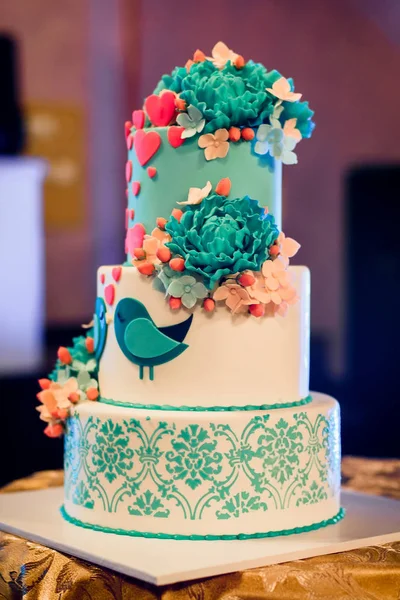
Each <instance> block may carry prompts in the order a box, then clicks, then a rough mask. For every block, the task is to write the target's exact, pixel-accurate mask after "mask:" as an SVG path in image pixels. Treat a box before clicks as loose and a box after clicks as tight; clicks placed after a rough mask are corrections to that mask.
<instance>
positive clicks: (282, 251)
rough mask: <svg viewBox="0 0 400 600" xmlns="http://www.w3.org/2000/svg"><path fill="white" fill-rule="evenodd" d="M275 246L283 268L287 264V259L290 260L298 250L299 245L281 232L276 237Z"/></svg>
mask: <svg viewBox="0 0 400 600" xmlns="http://www.w3.org/2000/svg"><path fill="white" fill-rule="evenodd" d="M277 246H278V248H279V255H280V256H281V257H282V259H283V262H284V264H285V266H286V267H287V266H288V264H289V258H292V257H293V256H294V255H295V254H297V252H298V251H299V249H300V247H301V246H300V244H299V243H298V242H296V240H294V239H293V238H290V237H286V236H285V234H284V233H283V231H281V233H280V234H279V236H278V239H277Z"/></svg>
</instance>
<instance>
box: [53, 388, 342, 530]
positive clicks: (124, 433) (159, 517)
mask: <svg viewBox="0 0 400 600" xmlns="http://www.w3.org/2000/svg"><path fill="white" fill-rule="evenodd" d="M339 486H340V433H339V406H338V404H337V402H336V401H335V400H333V399H332V398H329V397H328V396H323V395H321V394H315V396H314V399H313V401H312V402H311V403H309V404H307V405H305V406H303V407H300V408H290V409H289V408H286V409H276V410H272V411H270V412H265V411H264V412H263V411H252V412H245V413H244V412H231V413H227V412H213V413H193V412H191V413H190V412H186V413H185V412H180V413H177V412H168V411H151V412H150V411H146V410H139V409H127V408H123V407H113V406H107V405H105V404H100V403H94V402H86V403H82V404H78V405H77V406H76V407H75V408H74V412H73V414H72V416H71V417H70V419H69V421H68V426H67V432H66V437H65V501H64V505H65V511H66V514H67V515H69V517H70V518H71V520H72V522H74V520H77V521H76V522H79V523H78V524H86V525H87V526H93V527H94V528H100V529H101V530H103V531H117V532H118V533H127V534H128V535H133V533H132V532H135V533H134V534H135V535H140V534H143V535H146V536H154V535H160V536H161V537H168V536H177V537H179V536H183V537H189V536H194V537H196V536H205V537H206V538H207V536H209V537H210V539H213V537H214V538H215V537H224V536H225V537H227V539H228V538H229V536H234V537H237V536H247V537H248V536H255V537H257V536H262V535H265V534H266V532H268V535H278V534H280V533H282V532H285V531H288V530H289V531H293V532H294V530H298V529H300V530H301V529H302V528H307V527H308V528H310V527H314V526H315V525H316V524H320V525H321V526H322V524H324V523H325V524H326V523H327V522H330V520H331V519H335V518H337V515H338V512H339V509H340V503H339Z"/></svg>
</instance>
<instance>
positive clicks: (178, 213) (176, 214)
mask: <svg viewBox="0 0 400 600" xmlns="http://www.w3.org/2000/svg"><path fill="white" fill-rule="evenodd" d="M171 215H172V216H173V217H175V219H176V220H177V221H178V223H180V221H181V218H182V215H183V211H182V210H181V209H180V208H174V210H173V211H172V213H171Z"/></svg>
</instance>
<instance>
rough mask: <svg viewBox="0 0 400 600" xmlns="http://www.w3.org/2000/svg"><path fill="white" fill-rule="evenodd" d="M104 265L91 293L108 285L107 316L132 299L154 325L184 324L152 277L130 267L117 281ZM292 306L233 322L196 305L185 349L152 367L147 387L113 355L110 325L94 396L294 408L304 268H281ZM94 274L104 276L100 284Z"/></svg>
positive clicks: (305, 293)
mask: <svg viewBox="0 0 400 600" xmlns="http://www.w3.org/2000/svg"><path fill="white" fill-rule="evenodd" d="M112 269H113V267H112V266H105V267H101V268H100V269H99V271H98V278H97V280H98V285H97V290H98V292H97V293H98V295H99V296H101V297H104V289H105V287H106V286H107V285H109V284H111V283H112V284H113V285H114V286H115V300H114V304H113V306H107V308H108V312H109V315H110V316H113V315H114V311H115V308H116V306H117V304H118V301H119V300H120V299H122V298H126V297H132V298H136V299H137V300H140V301H141V302H142V303H143V304H144V305H145V306H146V308H147V310H148V311H149V313H150V315H151V317H152V319H153V320H154V322H155V323H156V325H158V326H160V327H163V326H168V325H173V324H176V323H180V322H181V321H184V320H185V319H186V318H187V316H188V314H189V313H188V311H186V310H184V309H181V310H178V311H172V310H171V309H170V308H169V305H168V302H167V301H166V300H165V299H164V297H163V294H162V293H161V292H159V291H157V290H155V289H153V287H152V281H153V279H152V278H151V277H150V278H148V277H146V276H143V275H140V273H138V271H137V270H136V269H135V268H133V267H122V274H121V278H120V280H119V281H118V282H115V281H114V280H113V278H112ZM289 271H290V273H291V275H292V277H293V281H294V285H295V287H296V290H297V294H298V296H299V298H300V300H299V302H298V303H297V304H296V305H294V306H290V307H289V310H288V313H287V315H286V317H279V316H276V317H264V318H260V319H257V318H255V317H252V316H250V315H236V316H233V315H232V314H231V312H230V311H229V310H228V309H227V308H226V307H225V306H224V305H218V306H217V308H216V310H215V312H214V313H212V314H209V313H206V312H205V311H204V310H203V309H202V308H201V306H200V304H199V305H198V306H197V307H196V309H195V310H194V313H193V322H192V325H191V327H190V329H189V332H188V334H187V336H186V338H185V343H186V344H188V346H189V348H188V349H187V350H185V352H183V354H181V355H180V356H179V357H178V358H176V359H174V360H172V361H171V362H168V363H165V364H163V365H160V366H156V367H155V368H154V381H150V380H149V376H148V369H145V376H144V380H140V379H139V368H138V366H137V365H135V364H133V363H131V362H130V361H129V360H128V358H126V357H125V355H124V354H123V352H122V351H121V350H120V348H119V346H118V343H117V340H116V337H115V332H114V323H113V322H111V323H110V324H109V327H108V333H107V340H106V345H105V349H104V353H103V356H102V358H101V360H100V366H99V388H100V393H101V396H102V397H104V398H106V399H111V400H113V401H115V402H127V403H134V404H143V405H161V404H163V405H167V406H168V405H169V406H174V407H179V406H190V407H193V406H202V407H212V406H224V407H225V406H245V405H254V406H261V405H264V404H278V403H279V404H282V403H289V402H297V401H299V400H301V399H303V398H305V397H306V396H307V395H308V391H309V388H308V386H309V330H310V272H309V270H308V269H307V268H306V267H289ZM100 274H104V275H105V282H104V284H102V283H101V281H100Z"/></svg>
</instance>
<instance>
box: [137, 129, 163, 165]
mask: <svg viewBox="0 0 400 600" xmlns="http://www.w3.org/2000/svg"><path fill="white" fill-rule="evenodd" d="M133 145H134V147H135V151H136V156H137V159H138V161H139V163H140V165H141V166H142V167H143V166H144V165H145V164H146V163H148V162H149V160H150V159H151V158H152V157H153V156H154V155H155V153H156V152H157V150H158V149H159V147H160V145H161V137H160V134H159V133H157V131H147V132H146V131H144V130H143V129H139V131H137V132H136V133H135V137H134V138H133Z"/></svg>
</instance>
